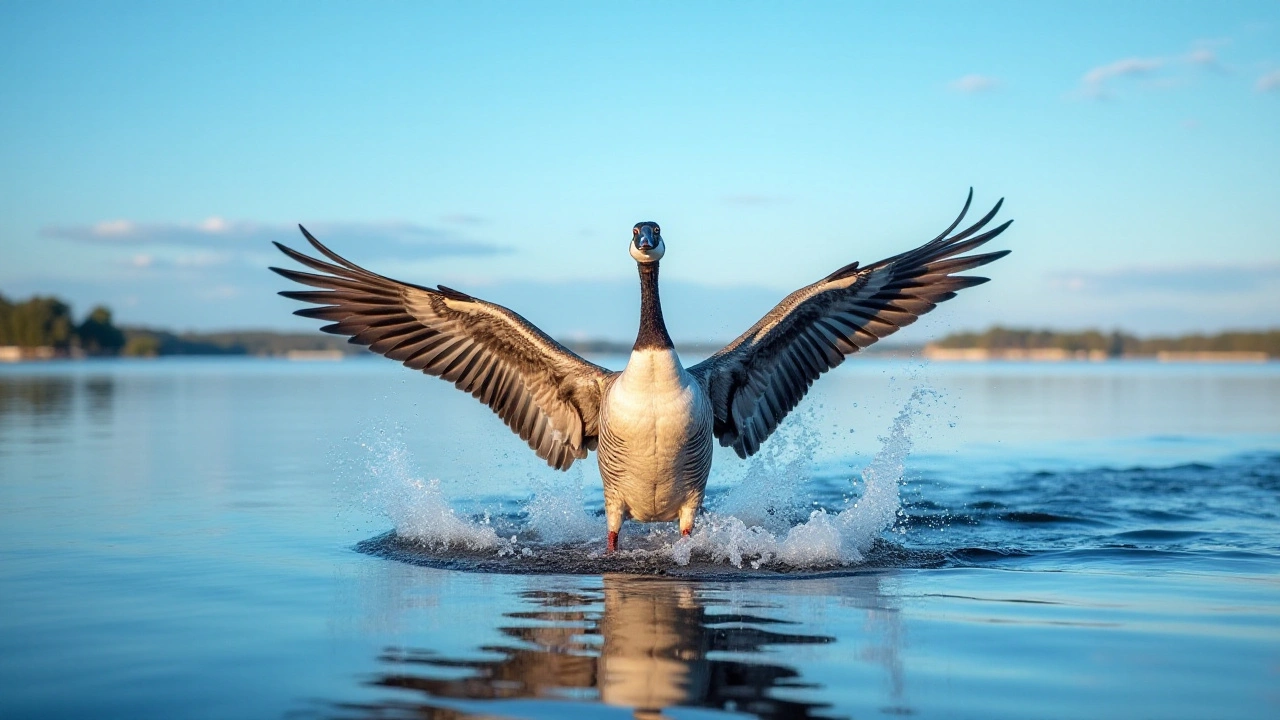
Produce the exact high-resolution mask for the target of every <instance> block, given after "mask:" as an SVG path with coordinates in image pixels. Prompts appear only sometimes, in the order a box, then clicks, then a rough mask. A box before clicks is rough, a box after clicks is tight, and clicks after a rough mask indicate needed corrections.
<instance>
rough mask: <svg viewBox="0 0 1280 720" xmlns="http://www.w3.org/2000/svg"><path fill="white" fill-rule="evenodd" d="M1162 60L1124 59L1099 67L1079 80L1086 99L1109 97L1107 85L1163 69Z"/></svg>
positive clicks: (1109, 92) (1109, 91)
mask: <svg viewBox="0 0 1280 720" xmlns="http://www.w3.org/2000/svg"><path fill="white" fill-rule="evenodd" d="M1164 65H1165V60H1164V59H1163V58H1136V57H1134V58H1125V59H1123V60H1117V61H1115V62H1113V63H1108V64H1106V65H1099V66H1098V67H1095V68H1093V69H1092V70H1090V71H1089V72H1087V73H1085V74H1084V77H1083V78H1081V84H1082V86H1083V87H1082V91H1083V93H1084V95H1085V96H1086V97H1091V98H1097V99H1103V98H1107V97H1110V96H1111V90H1110V88H1109V87H1108V83H1109V82H1110V81H1111V80H1114V79H1115V78H1120V77H1132V76H1139V75H1149V74H1151V73H1153V72H1155V71H1156V70H1159V69H1160V68H1162V67H1164Z"/></svg>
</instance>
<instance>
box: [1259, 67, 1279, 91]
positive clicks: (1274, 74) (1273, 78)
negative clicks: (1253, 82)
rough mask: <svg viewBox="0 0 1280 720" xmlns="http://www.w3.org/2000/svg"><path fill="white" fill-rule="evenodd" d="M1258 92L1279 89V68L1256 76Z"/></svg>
mask: <svg viewBox="0 0 1280 720" xmlns="http://www.w3.org/2000/svg"><path fill="white" fill-rule="evenodd" d="M1256 87H1257V88H1258V92H1275V91H1277V90H1280V70H1272V71H1271V72H1269V73H1267V74H1266V75H1263V76H1262V77H1260V78H1258V84H1257V86H1256Z"/></svg>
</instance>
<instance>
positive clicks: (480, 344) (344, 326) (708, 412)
mask: <svg viewBox="0 0 1280 720" xmlns="http://www.w3.org/2000/svg"><path fill="white" fill-rule="evenodd" d="M972 200H973V191H972V189H971V190H970V191H969V197H968V199H966V200H965V203H964V207H963V208H962V209H961V211H960V214H959V216H958V217H957V218H956V219H955V220H954V221H953V222H952V223H951V224H950V225H949V226H948V227H947V229H946V230H944V231H943V232H942V233H940V234H939V235H938V236H937V237H935V238H933V239H932V240H930V241H928V242H926V243H924V244H923V245H921V246H919V247H917V248H915V249H914V250H909V251H907V252H904V253H901V254H899V255H895V256H893V257H890V258H887V259H885V260H881V261H879V262H876V263H872V264H870V265H867V266H865V267H862V266H860V265H859V264H858V263H856V262H855V263H851V264H849V265H845V266H844V267H842V268H840V269H838V270H836V271H835V272H833V273H831V274H830V275H827V276H826V277H824V278H822V279H821V280H818V281H817V282H815V283H812V284H810V285H807V286H805V287H803V288H800V289H799V290H796V291H795V292H793V293H791V294H790V295H788V296H787V297H785V298H783V299H782V301H781V302H779V303H778V305H777V306H776V307H774V308H773V309H772V310H770V311H769V313H768V314H766V315H765V316H764V317H763V318H761V319H760V321H759V322H757V323H756V324H755V325H753V326H751V328H749V329H748V330H747V331H746V332H745V333H743V334H742V335H741V336H740V337H738V339H736V340H734V341H733V342H731V343H729V344H728V345H727V346H725V347H724V348H723V349H722V350H720V351H719V352H717V353H716V354H714V355H712V356H711V357H709V358H707V359H706V360H704V361H702V362H700V363H698V364H697V365H694V366H693V367H690V368H685V367H684V366H683V365H682V364H681V363H680V359H679V356H678V355H677V354H676V352H675V349H674V347H673V344H672V342H671V337H670V336H669V335H668V333H667V329H666V325H665V323H664V322H663V317H662V304H661V301H660V299H659V295H658V265H659V261H660V260H661V259H662V257H663V255H664V254H665V253H666V243H665V242H664V241H663V237H662V230H661V228H660V227H659V226H658V224H657V223H654V222H641V223H637V224H636V225H635V227H633V228H632V231H631V239H630V243H629V250H630V254H631V257H632V258H633V259H634V260H635V261H636V265H637V268H638V270H639V273H640V298H641V302H640V328H639V331H638V332H637V334H636V342H635V345H634V347H633V349H632V353H631V358H630V359H629V360H628V362H627V367H626V368H625V369H624V370H622V371H621V372H613V371H610V370H607V369H605V368H603V367H600V366H599V365H596V364H594V363H591V362H588V361H587V360H585V359H583V358H581V357H579V356H578V355H576V354H574V353H573V352H572V351H570V350H569V349H568V348H566V347H564V346H563V345H561V344H560V343H558V342H556V341H555V340H553V339H552V338H550V337H549V336H547V335H546V333H544V332H542V331H541V330H539V329H538V328H537V327H535V326H534V325H533V324H531V323H530V322H529V321H527V320H525V319H524V318H523V317H521V316H520V315H518V314H516V313H514V312H512V311H511V310H508V309H507V308H505V307H502V306H501V305H497V304H494V303H490V302H486V301H484V300H481V299H480V298H477V297H474V296H472V295H469V294H467V293H464V292H460V291H458V290H454V289H451V288H447V287H444V286H443V285H438V286H436V287H435V288H430V287H424V286H422V285H414V284H412V283H406V282H401V281H398V280H393V279H391V278H388V277H385V276H383V275H378V274H376V273H373V272H370V271H369V270H366V269H364V268H362V267H360V266H359V265H356V264H354V263H352V262H350V261H348V260H346V259H345V258H343V257H341V256H339V255H338V254H337V253H335V252H333V251H332V250H330V249H328V248H327V247H325V246H324V245H322V244H321V243H320V242H319V241H318V240H316V239H315V238H314V237H312V235H311V234H310V233H308V232H307V231H306V229H305V228H301V226H299V228H300V229H301V230H302V233H303V235H304V236H305V237H306V239H307V241H308V242H309V243H310V244H311V246H312V247H313V248H314V249H315V250H316V252H318V253H319V254H320V255H321V256H323V257H324V258H326V260H322V259H320V258H319V257H313V256H310V255H306V254H303V253H300V252H298V251H296V250H293V249H291V248H288V247H285V246H284V245H281V244H280V243H275V245H276V247H278V248H279V249H280V250H281V252H283V253H284V254H285V255H287V256H289V257H290V258H292V259H293V260H295V261H297V262H298V263H301V264H302V265H304V266H306V267H308V268H310V269H311V270H313V271H316V272H302V271H298V270H288V269H282V268H271V269H272V270H274V271H275V272H277V273H279V274H280V275H282V276H284V277H286V278H288V279H290V280H293V281H295V282H298V283H300V284H302V285H306V286H309V287H311V288H318V289H315V290H290V291H284V292H282V293H280V294H281V295H284V296H286V297H289V298H293V299H295V300H301V301H303V302H307V303H311V304H312V307H308V308H304V309H302V310H298V311H296V314H297V315H302V316H304V317H312V318H318V319H322V320H327V321H329V324H327V325H325V326H324V327H322V328H321V330H323V331H325V332H328V333H334V334H338V335H345V336H347V337H348V339H349V342H352V343H355V344H359V345H365V346H368V347H369V349H370V350H372V351H373V352H376V353H380V354H382V355H385V356H387V357H389V358H391V359H393V360H396V361H399V362H401V363H403V364H404V365H405V366H407V367H409V368H412V369H414V370H420V371H422V372H423V373H426V374H428V375H434V376H436V377H440V378H443V379H445V380H448V381H449V382H452V383H453V384H454V385H455V386H456V387H457V388H458V389H460V390H464V391H466V392H468V393H470V394H471V395H473V396H474V397H475V398H476V399H478V400H480V402H482V403H484V404H485V405H487V406H489V408H490V409H492V410H493V411H494V412H495V413H496V414H497V415H498V416H499V417H500V418H502V420H503V422H505V423H506V424H507V426H508V427H510V428H511V429H512V431H514V432H515V433H517V434H518V435H519V436H520V437H521V438H522V439H523V440H524V441H525V442H527V443H528V444H529V447H531V448H532V449H533V450H534V452H536V453H537V454H538V457H540V458H542V459H544V460H546V461H547V463H548V464H549V465H550V466H552V467H554V468H556V469H558V470H564V469H567V468H568V467H569V466H571V465H572V464H573V462H574V461H575V460H578V459H581V458H585V457H586V456H587V453H588V452H589V451H591V450H596V451H598V455H599V464H600V475H601V480H602V481H603V486H604V496H605V519H606V525H607V530H608V544H607V547H608V549H609V550H613V549H615V547H616V545H617V537H618V532H619V531H620V530H621V527H622V523H623V521H624V520H625V519H626V518H632V519H634V520H637V521H640V522H655V521H671V520H678V521H679V523H680V529H681V531H682V532H683V533H685V534H688V533H689V532H691V530H692V528H693V521H694V517H695V515H696V514H697V512H698V511H699V509H700V508H701V505H702V496H703V491H704V489H705V487H706V481H707V475H708V474H709V473H710V470H711V448H712V439H713V438H714V439H715V440H717V441H718V442H719V443H720V444H721V445H724V446H726V447H732V448H733V449H734V451H735V452H736V453H737V454H738V455H739V456H740V457H744V458H745V457H748V456H750V455H752V454H753V453H755V452H756V451H757V450H759V449H760V445H761V443H763V442H764V441H765V439H767V438H768V437H769V436H770V435H771V434H772V433H773V431H774V430H775V429H776V428H777V426H778V424H779V423H780V422H781V421H782V420H783V418H785V417H786V415H787V414H788V413H789V412H790V411H791V410H792V408H794V407H795V406H796V404H797V403H799V402H800V400H801V398H803V397H804V395H805V393H806V392H807V391H808V389H809V386H810V385H812V384H813V381H814V380H816V379H817V378H818V376H819V375H821V374H822V373H824V372H826V371H827V370H830V369H831V368H833V367H835V366H837V365H839V364H840V363H842V362H843V361H844V359H845V358H846V357H847V356H849V355H852V354H853V353H855V352H857V351H859V350H861V349H863V348H865V347H867V346H868V345H871V344H872V343H874V342H876V341H877V340H879V339H880V338H883V337H886V336H888V335H890V334H892V333H894V332H897V330H898V329H899V328H902V327H905V326H907V325H910V324H911V323H913V322H915V320H916V319H917V318H919V317H920V316H921V315H923V314H925V313H927V312H929V311H930V310H932V309H933V308H934V307H935V306H936V305H937V304H938V303H940V302H943V301H944V300H948V299H950V298H952V297H955V295H956V293H957V292H958V291H960V290H962V289H965V288H969V287H973V286H975V285H980V284H982V283H984V282H987V278H983V277H973V276H968V275H959V274H957V273H961V272H964V271H966V270H970V269H973V268H976V267H979V266H982V265H986V264H987V263H990V262H992V261H994V260H997V259H999V258H1001V257H1004V256H1005V255H1006V254H1008V252H1009V251H1008V250H1001V251H998V252H989V253H980V254H966V253H969V252H970V251H971V250H974V249H975V248H978V247H979V246H981V245H982V244H984V243H986V242H987V241H989V240H991V239H992V238H994V237H996V236H997V235H999V234H1000V233H1001V232H1003V231H1004V230H1005V228H1007V227H1008V226H1009V224H1010V222H1012V221H1006V222H1004V223H1003V224H1001V225H997V226H996V227H994V228H990V229H986V228H987V225H988V224H989V223H990V222H991V220H992V219H993V218H994V217H995V215H996V213H997V212H998V211H999V209H1000V206H1001V204H1002V203H1003V200H1002V201H1000V202H997V203H996V204H995V207H994V208H992V210H991V211H990V212H988V213H987V214H986V215H984V216H983V217H982V218H981V219H979V220H978V221H977V222H976V223H974V224H973V225H971V226H969V227H968V228H965V229H964V230H961V231H959V232H954V233H953V231H955V229H956V228H957V227H959V225H960V223H961V222H962V221H963V220H964V217H965V215H966V214H967V213H968V210H969V206H970V203H971V202H972Z"/></svg>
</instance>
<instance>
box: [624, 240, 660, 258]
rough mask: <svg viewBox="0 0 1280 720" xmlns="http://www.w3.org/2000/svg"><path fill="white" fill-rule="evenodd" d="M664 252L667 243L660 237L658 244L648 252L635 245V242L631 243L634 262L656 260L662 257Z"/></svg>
mask: <svg viewBox="0 0 1280 720" xmlns="http://www.w3.org/2000/svg"><path fill="white" fill-rule="evenodd" d="M666 253H667V244H666V243H665V242H663V241H662V238H658V246H657V247H655V248H652V249H650V250H649V252H644V251H643V250H641V249H640V248H638V247H636V244H635V243H631V257H632V258H633V259H634V260H635V261H636V262H641V263H651V262H658V261H659V260H661V259H662V256H663V255H665V254H666Z"/></svg>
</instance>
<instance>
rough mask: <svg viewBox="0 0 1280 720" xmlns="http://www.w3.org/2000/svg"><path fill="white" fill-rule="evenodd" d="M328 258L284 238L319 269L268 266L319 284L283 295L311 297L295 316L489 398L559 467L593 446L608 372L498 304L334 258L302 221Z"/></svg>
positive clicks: (283, 249)
mask: <svg viewBox="0 0 1280 720" xmlns="http://www.w3.org/2000/svg"><path fill="white" fill-rule="evenodd" d="M299 228H300V229H301V230H302V233H303V235H305V236H306V238H307V240H308V241H309V242H310V243H311V245H312V247H314V248H315V249H316V250H318V251H319V252H320V253H322V254H323V255H324V256H325V257H327V258H328V259H329V260H332V261H333V262H332V263H330V262H325V261H324V260H320V259H317V258H314V257H311V256H309V255H305V254H303V253H300V252H298V251H296V250H293V249H291V248H288V247H286V246H284V245H281V244H280V243H275V245H276V247H278V248H279V249H280V251H281V252H283V253H284V254H285V255H288V256H289V257H290V258H292V259H293V260H296V261H297V262H299V263H301V264H302V265H305V266H306V267H308V268H310V269H312V270H315V271H318V273H321V274H316V273H309V272H301V271H298V270H285V269H282V268H274V267H273V268H271V269H272V270H274V271H275V272H277V273H279V274H280V275H282V276H284V277H286V278H288V279H290V280H293V281H295V282H298V283H301V284H303V285H307V286H310V287H314V288H321V289H320V290H296V291H285V292H282V293H280V294H281V295H283V296H285V297H288V298H293V299H295V300H301V301H303V302H308V303H314V304H316V305H318V306H319V307H310V308H304V309H302V310H298V311H296V313H295V314H297V315H301V316H303V317H309V318H317V319H320V320H328V321H330V322H331V324H329V325H325V326H324V327H322V328H320V329H321V330H323V331H324V332H327V333H333V334H336V335H346V336H347V337H348V338H349V342H352V343H355V344H358V345H367V346H368V347H369V349H370V350H372V351H373V352H376V353H380V354H382V355H385V356H387V357H389V358H391V359H393V360H398V361H400V362H401V363H403V364H404V365H405V366H406V367H410V368H413V369H415V370H421V371H422V372H424V373H426V374H428V375H434V376H436V377H439V378H442V379H444V380H448V381H449V382H452V383H453V384H454V385H455V386H456V387H457V388H458V389H460V390H464V391H466V392H468V393H471V395H473V396H474V397H476V398H477V399H479V400H480V401H481V402H483V403H484V404H485V405H488V406H489V408H490V409H492V410H493V411H494V412H495V413H497V414H498V416H499V417H501V418H502V420H503V422H505V423H506V424H507V426H508V427H510V428H511V429H512V430H513V431H514V432H515V433H516V434H518V435H519V436H520V438H521V439H523V440H524V441H525V442H527V443H529V447H531V448H533V450H534V452H536V453H537V454H538V457H540V458H542V459H544V460H546V461H547V464H548V465H551V466H552V467H554V468H556V469H559V470H564V469H566V468H568V467H569V466H570V465H572V464H573V462H574V460H577V459H580V458H585V457H586V456H587V451H588V450H591V449H594V448H595V443H596V436H597V434H598V427H597V422H598V418H599V415H600V402H601V397H602V387H603V384H604V381H605V380H606V379H607V378H608V376H609V374H610V373H609V371H607V370H605V369H604V368H602V367H600V366H598V365H594V364H592V363H589V362H587V361H586V360H583V359H582V358H581V357H579V356H577V355H575V354H574V353H573V352H571V351H570V350H569V349H568V348H565V347H564V346H563V345H561V344H560V343H557V342H556V341H555V340H552V339H551V338H550V337H548V336H547V335H546V334H545V333H543V332H542V331H541V330H539V329H538V328H536V327H534V326H533V325H532V324H531V323H530V322H529V321H528V320H525V319H524V318H522V317H520V316H519V315H517V314H516V313H514V312H512V311H510V310H508V309H507V308H505V307H502V306H501V305H496V304H494V303H490V302H485V301H484V300H481V299H479V298H476V297H472V296H470V295H467V294H466V293H461V292H458V291H457V290H452V289H450V288H446V287H444V286H440V287H439V288H437V289H434V290H433V289H431V288H425V287H422V286H420V285H413V284H410V283H404V282H400V281H398V280H392V279H390V278H387V277H383V276H382V275H378V274H376V273H372V272H369V271H368V270H365V269H364V268H362V267H360V266H358V265H356V264H354V263H352V262H350V261H348V260H346V259H344V258H342V257H340V256H338V255H337V254H336V253H334V252H333V251H332V250H330V249H328V248H326V247H325V246H324V245H322V244H320V242H319V241H318V240H316V239H315V238H314V237H312V236H311V234H310V233H308V232H307V231H306V229H305V228H302V227H301V226H299Z"/></svg>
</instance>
